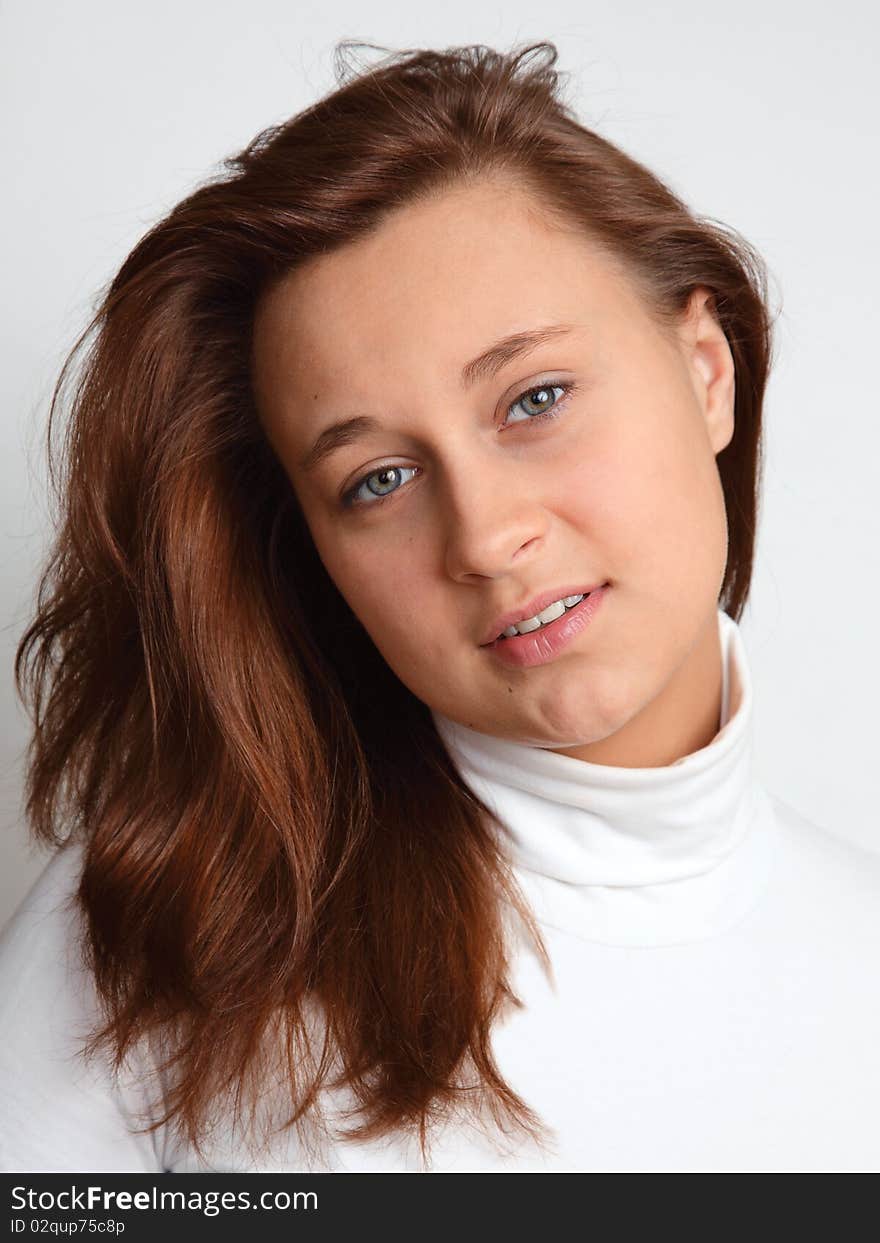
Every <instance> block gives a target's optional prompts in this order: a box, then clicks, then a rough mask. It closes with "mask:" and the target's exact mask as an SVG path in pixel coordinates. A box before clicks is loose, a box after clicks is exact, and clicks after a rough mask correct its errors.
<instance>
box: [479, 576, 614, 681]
mask: <svg viewBox="0 0 880 1243" xmlns="http://www.w3.org/2000/svg"><path fill="white" fill-rule="evenodd" d="M609 589H610V588H609V584H608V583H605V584H604V585H603V586H602V587H598V588H597V589H596V590H595V591H591V592H590V594H589V595H588V596H584V598H583V600H581V602H580V604H576V605H575V606H574V608H573V609H566V610H565V612H564V613H563V614H562V616H561V617H557V618H556V620H555V621H552V622H548V624H547V625H546V626H542V627H541V628H540V630H533V631H532V632H531V634H518V635H516V636H515V637H514V638H512V639H495V640H494V642H492V643H487V644H486V650H487V651H489V652H491V653H492V655H493V656H495V657H496V658H497V659H498V660H499V661H500V662H501V663H502V664H504V665H509V666H510V667H511V668H514V669H528V668H530V667H531V666H532V665H544V664H546V663H547V662H548V661H550V660H554V659H555V658H556V657H557V656H558V655H559V654H560V653H561V652H564V651H565V649H566V648H567V647H568V645H569V643H571V641H572V640H573V639H574V637H575V636H576V635H579V634H580V633H581V631H582V630H586V628H587V626H589V624H590V622H591V621H592V620H593V618H594V617H595V615H596V611H597V610H598V608H599V606H600V605H601V603H602V601H603V600H604V599H605V595H606V593H607V592H608V591H609Z"/></svg>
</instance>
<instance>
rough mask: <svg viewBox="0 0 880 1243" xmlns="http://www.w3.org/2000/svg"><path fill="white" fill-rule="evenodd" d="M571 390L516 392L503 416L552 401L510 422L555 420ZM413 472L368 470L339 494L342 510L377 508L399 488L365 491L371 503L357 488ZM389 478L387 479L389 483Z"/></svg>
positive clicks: (406, 469)
mask: <svg viewBox="0 0 880 1243" xmlns="http://www.w3.org/2000/svg"><path fill="white" fill-rule="evenodd" d="M575 388H576V385H575V384H573V383H571V382H566V383H564V384H537V385H533V386H532V387H531V388H527V389H525V390H524V391H523V392H522V393H520V395H519V396H518V397H517V398H516V399H515V400H514V401H512V402H511V403H510V405H509V406H508V407H507V413H508V415H509V414H510V413H511V412H512V411H513V410H515V409H516V407H517V406H519V405H520V404H521V403H524V402H529V403H531V404H532V405H537V406H544V407H546V403H547V402H548V401H552V403H553V404H552V405H550V406H549V407H546V408H543V409H538V410H536V411H534V412H530V411H528V410H526V417H525V418H524V419H514V423H539V422H543V421H544V420H545V419H554V418H556V417H557V415H559V414H561V413H562V411H563V410H564V408H565V407H566V406H567V405H568V402H569V400H570V398H571V396H572V394H573V393H574V391H575ZM554 390H558V391H559V393H560V394H561V395H562V396H561V397H555V396H554V395H553V394H554ZM536 397H537V401H534V400H533V399H534V398H536ZM507 425H508V424H507V423H506V421H505V426H507ZM417 470H418V467H416V466H391V465H386V466H379V467H378V468H377V469H376V470H371V471H370V473H369V474H368V475H363V476H362V477H361V478H360V479H359V480H358V481H357V483H356V484H354V485H353V486H352V487H351V488H349V490H348V491H347V492H345V493H344V494H343V496H342V498H341V499H342V504H343V505H344V506H345V508H351V507H353V506H358V505H369V506H374V505H379V504H381V503H382V501H384V500H386V499H387V498H388V497H389V496H393V494H394V493H395V492H398V491H399V490H400V489H399V488H397V487H394V486H391V487H390V490H389V491H387V492H373V491H372V490H370V489H368V491H369V492H370V495H371V496H372V500H369V501H365V500H363V499H362V498H360V497H358V495H357V494H358V492H360V490H361V488H363V487H365V486H366V484H367V483H368V482H369V480H371V479H374V478H380V479H383V480H384V483H380V484H379V487H380V488H381V487H385V486H386V485H389V484H390V485H393V484H395V483H396V482H398V481H399V477H400V476H401V475H402V474H404V473H406V472H409V473H410V474H415V473H416V472H417ZM389 476H391V477H392V478H391V479H390V480H389Z"/></svg>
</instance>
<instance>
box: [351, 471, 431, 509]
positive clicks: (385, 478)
mask: <svg viewBox="0 0 880 1243" xmlns="http://www.w3.org/2000/svg"><path fill="white" fill-rule="evenodd" d="M406 471H409V472H410V474H415V472H416V467H415V466H380V467H379V469H378V470H371V471H370V473H369V475H364V477H363V479H360V480H359V481H358V482H357V483H356V484H355V485H354V487H353V488H350V489H349V491H348V492H346V493H345V495H344V496H343V498H342V502H343V504H344V505H345V506H350V505H376V504H378V503H379V502H380V501H384V499H385V497H386V496H390V495H391V493H392V492H396V491H397V487H396V484H397V483H398V482H399V481H400V476H401V475H403V474H404V473H405V472H406ZM373 479H376V480H378V483H377V484H376V486H375V488H373V487H372V486H370V481H371V480H373ZM361 489H366V491H367V492H368V493H369V494H370V496H371V497H372V498H373V499H372V500H369V501H368V500H364V499H363V497H362V496H359V495H358V493H359V492H361ZM383 489H387V490H383Z"/></svg>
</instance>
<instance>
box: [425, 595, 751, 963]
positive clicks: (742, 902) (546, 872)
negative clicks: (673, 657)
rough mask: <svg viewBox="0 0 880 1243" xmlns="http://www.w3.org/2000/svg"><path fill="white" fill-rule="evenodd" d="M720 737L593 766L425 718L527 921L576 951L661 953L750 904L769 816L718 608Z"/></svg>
mask: <svg viewBox="0 0 880 1243" xmlns="http://www.w3.org/2000/svg"><path fill="white" fill-rule="evenodd" d="M718 624H719V637H720V640H721V652H722V670H723V674H722V679H723V680H722V702H721V716H720V721H719V730H718V733H717V734H716V735H715V737H714V738H713V739H712V741H711V742H710V743H709V744H708V745H707V746H705V747H701V748H700V749H699V750H698V751H694V752H692V753H691V754H690V755H686V756H683V757H682V758H681V759H678V760H676V761H674V762H673V763H672V764H669V765H664V766H662V767H659V768H619V767H614V766H611V765H604V764H592V763H589V762H587V761H585V760H579V759H575V758H573V757H572V756H568V755H563V754H561V753H559V752H556V751H550V750H547V749H546V748H542V747H536V746H531V745H529V744H526V743H522V742H515V741H511V740H510V739H506V738H496V737H494V736H492V735H489V734H482V733H478V732H477V731H475V730H472V729H468V728H467V727H466V726H463V725H460V724H458V723H457V722H455V721H452V720H450V719H449V718H448V717H444V716H441V715H440V714H439V713H437V712H432V716H433V718H434V723H435V725H436V727H437V730H438V732H439V733H440V736H441V738H442V739H443V741H444V743H445V744H446V747H447V749H448V751H449V752H450V755H451V756H452V758H453V759H454V761H455V763H456V766H457V767H458V769H459V771H460V772H461V774H462V776H463V777H464V779H465V781H466V782H467V784H468V785H469V786H470V787H471V788H472V789H473V790H474V792H475V793H476V794H477V795H478V796H479V797H480V798H482V799H483V801H484V802H485V803H486V804H487V805H488V806H489V807H491V808H492V809H493V810H494V811H495V812H496V813H497V815H498V816H499V818H500V820H501V822H502V824H503V826H504V828H505V830H506V834H507V843H508V853H509V855H510V856H511V857H512V861H513V863H514V865H515V866H516V869H517V880H518V881H519V882H520V884H521V885H522V888H523V890H524V892H525V894H526V896H527V898H528V899H529V900H530V903H531V905H532V908H533V910H534V911H535V914H536V915H537V917H538V919H539V920H540V921H541V922H543V923H546V924H549V925H550V926H552V927H556V928H562V929H565V930H567V931H570V932H573V933H575V934H576V935H578V936H581V937H583V938H585V939H587V940H594V941H601V942H605V943H606V944H612V945H663V944H671V943H675V942H681V941H690V940H700V939H703V938H705V937H708V936H713V935H716V934H718V933H720V932H723V931H725V930H727V929H728V928H730V927H732V926H733V925H734V924H735V923H737V922H739V920H740V919H741V918H742V917H743V916H744V915H745V914H746V913H747V911H748V910H749V909H751V907H752V906H753V905H754V904H755V902H756V901H757V900H758V898H759V896H760V894H761V893H762V892H763V889H764V886H765V884H766V880H767V876H768V874H769V868H770V864H771V861H772V844H773V840H774V833H773V827H774V822H773V813H772V806H771V803H770V800H769V797H768V796H767V794H766V792H765V791H764V789H763V787H762V786H761V785H760V784H759V783H758V781H757V780H756V778H755V775H754V770H753V764H752V737H753V714H752V680H751V672H750V668H749V663H748V659H747V654H746V650H745V647H744V644H743V640H742V635H741V633H740V630H739V627H738V625H737V623H736V622H735V621H734V620H733V619H732V618H731V617H729V616H728V615H727V614H726V613H725V612H724V611H723V610H722V609H720V608H719V609H718Z"/></svg>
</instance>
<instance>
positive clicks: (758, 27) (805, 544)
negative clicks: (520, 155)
mask: <svg viewBox="0 0 880 1243" xmlns="http://www.w3.org/2000/svg"><path fill="white" fill-rule="evenodd" d="M435 7H436V10H437V11H436V12H432V11H431V7H426V6H410V5H407V4H404V3H403V2H402V0H400V2H396V3H395V2H392V0H372V3H364V2H363V0H360V2H359V3H356V2H351V3H339V2H335V3H334V2H333V0H327V2H322V3H321V4H314V5H312V4H309V3H305V2H304V0H298V2H291V0H249V3H247V4H245V3H243V0H239V3H233V2H232V0H199V2H198V3H192V2H190V3H181V0H151V2H150V4H148V5H145V4H141V3H133V2H130V3H121V2H120V0H78V3H76V4H69V3H62V2H60V0H53V2H48V0H40V2H39V3H36V4H34V3H32V2H30V0H16V2H15V3H9V2H8V0H7V2H6V3H2V4H0V58H2V81H0V132H2V140H3V167H4V170H5V176H4V192H3V195H2V199H0V213H2V226H3V227H2V230H0V237H2V248H3V249H2V272H3V290H4V296H3V300H2V316H3V323H2V334H0V351H2V366H0V391H2V407H0V587H2V596H0V599H2V616H0V644H2V653H0V655H2V674H0V724H2V754H0V923H2V922H3V921H4V920H5V919H6V918H7V917H8V915H9V914H10V913H11V912H12V910H13V909H14V907H15V905H16V904H17V902H18V901H19V899H20V898H21V896H22V895H23V893H24V892H25V890H26V889H27V887H28V885H29V884H30V883H31V881H32V880H33V878H34V877H35V876H36V874H37V872H38V871H39V870H40V869H41V868H42V867H43V866H44V865H45V855H44V854H42V853H40V852H37V851H36V850H35V849H33V848H32V847H30V845H29V843H28V839H27V833H26V827H25V823H24V819H23V816H22V780H23V760H24V747H25V744H26V742H27V738H28V732H29V722H28V720H27V717H26V715H25V713H24V710H23V708H22V707H21V705H20V704H19V702H18V700H17V698H16V696H15V693H14V687H13V678H12V661H13V655H14V651H15V646H16V643H17V642H18V639H19V637H20V634H21V632H22V630H23V628H24V626H25V624H26V622H27V621H28V620H29V617H30V610H31V606H32V602H33V592H34V589H35V586H36V580H37V575H38V571H39V568H40V565H41V561H42V556H43V553H44V551H45V548H46V544H47V539H48V534H49V518H50V509H49V500H48V491H47V484H46V464H45V460H44V449H43V446H44V429H45V422H46V417H47V413H48V402H49V396H50V394H51V388H52V384H53V382H54V380H55V378H56V376H57V372H58V369H59V368H60V365H61V362H62V361H63V358H64V355H65V354H66V352H67V350H68V349H69V348H70V346H71V345H72V343H73V340H74V338H75V336H76V334H77V332H78V331H79V330H80V329H81V328H82V327H83V326H84V325H85V323H86V322H87V319H88V317H89V313H90V311H91V309H92V306H93V300H94V298H95V296H96V293H97V290H98V288H99V286H101V285H103V284H104V283H105V282H106V281H107V280H109V279H110V277H111V276H112V275H113V274H114V272H115V271H116V270H117V269H118V267H119V265H120V264H121V262H122V260H123V259H124V258H125V256H126V254H127V253H128V251H129V250H130V249H131V247H132V246H133V245H134V244H135V242H136V241H137V240H138V239H139V238H140V237H141V236H142V235H143V233H144V232H145V231H146V230H147V228H148V227H149V226H150V225H151V224H152V223H153V222H154V221H155V220H157V219H158V218H159V217H160V216H161V215H162V214H163V213H164V212H166V211H167V210H168V209H169V208H170V207H171V206H172V205H173V204H174V203H175V202H176V201H177V200H178V199H180V198H181V197H182V196H183V195H185V194H186V193H187V192H188V191H189V190H190V189H192V188H193V187H194V186H195V185H196V184H197V183H198V182H199V181H200V180H201V179H203V178H204V177H206V176H208V175H209V174H210V173H211V172H212V171H216V170H215V166H216V164H217V163H218V162H219V161H220V160H221V159H222V158H223V157H224V156H226V155H230V154H232V153H234V152H235V151H237V150H238V149H239V148H240V147H242V146H243V145H244V144H245V143H246V142H247V141H248V140H249V139H250V138H251V137H253V135H254V134H255V133H256V132H257V131H258V130H260V129H262V128H263V127H264V126H266V125H268V124H271V123H275V122H277V121H280V120H283V119H285V118H286V117H288V116H290V115H291V114H292V113H294V112H296V111H297V110H299V109H300V108H302V107H304V106H305V105H307V104H308V103H310V102H312V101H313V100H314V99H315V98H317V97H318V96H319V95H322V94H324V93H325V92H326V91H327V90H328V89H331V88H332V86H333V84H334V83H333V76H332V50H333V45H334V43H335V42H336V41H337V40H338V39H341V38H359V39H363V40H366V41H368V42H371V43H378V44H385V45H387V46H389V47H392V48H402V47H409V46H425V47H445V46H448V45H450V44H460V43H472V42H483V43H489V44H491V45H492V46H495V47H498V48H508V47H510V46H512V45H513V44H514V43H516V44H519V43H524V42H532V41H534V40H538V39H551V40H553V41H554V42H555V43H556V44H557V46H558V48H559V52H560V62H559V63H560V68H562V69H565V70H569V71H571V73H572V79H571V84H570V87H569V90H570V92H571V95H570V97H571V98H572V99H574V100H575V101H576V104H577V107H578V111H579V114H580V116H581V118H582V119H583V120H584V121H585V122H586V123H587V124H588V125H590V126H592V127H593V128H595V129H597V130H599V132H600V133H602V134H604V135H605V136H606V137H608V138H610V139H611V140H612V141H614V142H616V143H618V144H619V145H621V146H622V147H623V148H624V149H625V150H626V151H628V152H629V153H630V154H632V155H634V156H635V157H636V158H638V159H640V160H642V161H644V162H645V163H647V164H648V165H649V167H651V168H652V169H653V170H654V171H655V172H657V173H659V174H660V176H661V177H663V178H664V179H665V180H666V181H667V182H668V183H669V184H670V185H671V186H672V188H673V189H674V190H676V191H677V192H678V193H680V194H682V195H683V196H684V198H685V199H686V201H687V202H688V203H689V204H690V205H691V206H692V207H693V208H695V209H696V210H697V211H699V212H701V213H703V214H706V215H710V216H713V217H715V218H716V219H720V220H722V221H724V222H725V223H727V224H730V225H732V226H733V227H734V228H736V229H738V230H739V231H740V232H742V233H744V234H745V236H746V237H747V238H748V239H749V240H750V241H751V242H753V243H754V244H755V245H756V246H757V247H758V248H759V250H760V251H761V252H762V254H763V255H764V256H765V258H766V260H767V262H768V264H769V267H770V271H771V274H772V283H771V302H772V304H773V306H774V307H776V306H779V305H781V306H782V313H781V315H780V317H779V319H778V323H777V347H776V352H777V363H776V367H775V370H774V373H773V375H772V376H771V380H770V385H769V390H768V394H767V402H766V408H765V413H766V424H767V439H766V451H767V471H766V484H765V495H764V508H763V519H762V527H761V530H760V538H759V546H758V556H757V563H756V571H755V578H754V586H753V591H752V596H751V600H750V603H749V606H748V608H747V610H746V614H745V617H744V619H743V622H742V629H743V633H744V636H745V639H746V643H747V645H748V648H749V650H750V653H751V662H752V667H753V671H754V678H755V689H756V704H755V717H756V722H755V729H756V752H757V763H758V767H759V773H760V775H761V776H762V778H763V779H764V780H765V782H766V783H767V785H768V786H769V787H770V788H771V789H772V790H773V791H774V792H775V793H777V794H779V795H780V796H781V797H782V798H784V799H786V800H787V801H789V802H790V803H792V804H794V806H796V807H797V808H798V809H799V810H800V811H802V812H803V813H804V814H805V815H807V816H809V818H810V819H813V820H815V821H816V822H817V823H819V824H822V825H824V826H826V827H827V828H829V829H831V830H833V831H834V832H836V833H838V834H840V835H841V836H845V837H847V838H851V839H853V840H855V841H858V842H861V843H863V844H864V845H866V846H868V847H870V848H871V849H873V850H880V823H878V814H877V806H878V802H880V799H878V794H880V779H878V771H880V758H878V755H877V750H878V742H880V737H878V730H877V728H876V726H875V724H874V716H875V711H876V707H875V705H876V703H877V700H878V697H880V674H878V665H877V659H876V655H875V652H876V647H875V644H876V638H875V629H876V625H877V616H878V612H880V610H878V604H880V597H878V586H877V571H878V558H877V555H876V548H877V543H878V535H880V531H878V525H880V524H878V518H877V514H878V506H877V501H876V492H877V482H876V480H877V469H878V462H877V454H878V449H880V437H878V430H877V429H878V422H880V408H878V406H880V403H878V396H877V394H878V379H877V356H878V340H880V314H878V310H877V300H876V294H877V290H878V288H880V260H878V254H880V243H878V235H877V227H876V219H877V213H878V189H880V185H878V158H877V156H878V129H880V125H878V122H880V88H878V75H877V50H876V49H877V44H878V36H880V18H878V8H877V6H876V5H875V4H874V3H871V2H869V0H862V2H858V0H842V2H841V0H838V2H837V3H835V4H833V5H828V4H825V3H821V4H819V3H815V2H812V3H811V2H807V3H805V2H804V0H785V2H776V3H774V2H773V0H770V2H769V3H768V0H761V3H757V2H756V0H738V3H736V4H734V5H720V4H712V3H708V2H706V0H704V2H702V3H701V2H700V0H664V3H662V4H657V3H654V2H653V0H641V2H640V3H637V2H635V0H605V2H603V3H590V0H544V2H543V3H542V4H540V5H539V6H535V5H534V4H533V3H532V2H531V0H505V3H504V4H503V5H502V4H482V5H475V4H474V3H473V0H467V2H464V3H463V2H461V0H445V2H444V3H443V4H442V5H438V6H435ZM536 9H537V10H538V12H537V15H536ZM378 55H379V54H378V53H374V54H373V57H374V58H375V57H377V56H378Z"/></svg>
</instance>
